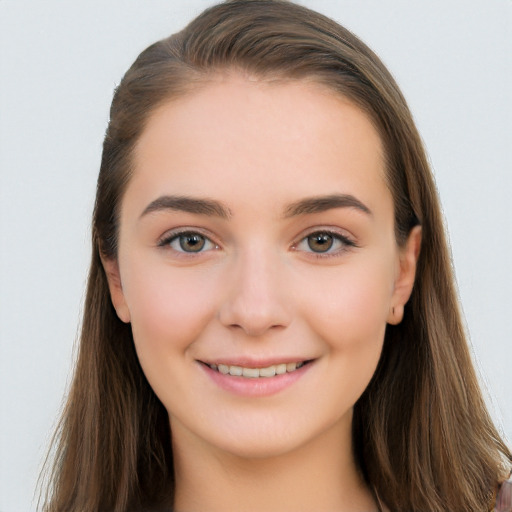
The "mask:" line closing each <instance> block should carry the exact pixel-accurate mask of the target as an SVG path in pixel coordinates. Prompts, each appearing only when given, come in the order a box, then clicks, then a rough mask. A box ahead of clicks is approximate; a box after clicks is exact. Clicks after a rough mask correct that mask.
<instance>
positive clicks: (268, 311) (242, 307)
mask: <svg viewBox="0 0 512 512" xmlns="http://www.w3.org/2000/svg"><path fill="white" fill-rule="evenodd" d="M229 272H230V276H229V278H228V282H229V286H228V293H227V294H226V296H225V297H224V299H223V301H222V304H221V306H220V310H219V319H220V322H221V323H222V324H223V325H225V326H226V327H229V328H230V329H240V330H241V331H243V332H244V333H245V334H247V335H248V336H253V337H256V336H262V335H263V334H265V333H267V331H269V330H271V329H277V328H283V327H286V326H287V325H289V323H290V320H291V313H290V301H289V300H287V298H286V289H287V287H286V286H285V279H284V276H283V268H282V264H281V263H280V261H279V257H278V255H276V254H273V251H263V250H252V251H247V252H245V253H244V254H240V255H239V256H238V257H237V258H236V261H235V262H234V265H233V267H232V268H230V270H229Z"/></svg>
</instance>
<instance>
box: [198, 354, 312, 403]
mask: <svg viewBox="0 0 512 512" xmlns="http://www.w3.org/2000/svg"><path fill="white" fill-rule="evenodd" d="M315 361H316V359H299V358H287V359H276V358H273V359H266V360H257V361H256V360H254V359H247V358H245V359H242V358H240V359H234V358H231V359H229V360H227V359H217V360H213V361H212V360H210V361H201V360H197V362H198V363H200V364H199V366H200V368H202V369H203V371H204V372H205V374H206V376H207V377H209V378H210V379H211V380H212V381H213V382H214V383H215V384H216V385H217V386H218V387H220V388H221V389H223V390H225V391H228V392H229V393H232V394H235V395H239V396H244V397H255V398H256V397H266V396H271V395H277V394H279V393H281V392H284V390H285V389H287V388H290V387H292V386H293V385H294V383H296V382H298V381H299V380H302V379H303V378H304V376H305V375H306V374H309V373H310V371H309V370H310V369H311V368H312V367H313V366H315V365H314V364H313V363H314V362H315Z"/></svg>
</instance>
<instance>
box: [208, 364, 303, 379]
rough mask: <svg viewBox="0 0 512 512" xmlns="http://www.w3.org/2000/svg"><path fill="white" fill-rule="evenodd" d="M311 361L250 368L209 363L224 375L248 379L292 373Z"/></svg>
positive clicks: (213, 368)
mask: <svg viewBox="0 0 512 512" xmlns="http://www.w3.org/2000/svg"><path fill="white" fill-rule="evenodd" d="M308 362H309V361H300V362H292V363H281V364H275V365H271V366H267V367H266V368H248V367H244V366H236V365H227V364H220V363H219V364H208V365H207V366H209V367H210V368H211V369H212V370H214V371H216V372H219V373H222V375H232V376H233V377H245V378H247V379H259V378H262V377H263V378H269V377H275V376H276V375H284V374H285V373H292V372H294V371H295V370H298V369H299V368H302V367H303V366H304V365H305V364H307V363H308Z"/></svg>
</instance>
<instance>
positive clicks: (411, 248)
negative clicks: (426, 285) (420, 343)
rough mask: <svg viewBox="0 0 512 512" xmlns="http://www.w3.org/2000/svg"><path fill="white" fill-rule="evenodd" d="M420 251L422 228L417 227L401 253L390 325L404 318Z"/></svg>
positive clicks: (390, 311)
mask: <svg viewBox="0 0 512 512" xmlns="http://www.w3.org/2000/svg"><path fill="white" fill-rule="evenodd" d="M420 249H421V226H415V227H414V228H413V229H412V230H411V232H410V233H409V236H408V238H407V242H406V244H405V247H404V248H403V249H401V251H400V264H399V266H400V268H399V271H398V275H397V278H396V280H395V286H394V290H393V297H392V301H391V307H390V309H389V314H388V319H387V322H388V324H391V325H397V324H399V323H400V322H401V321H402V319H403V317H404V307H405V304H406V303H407V301H408V300H409V297H410V296H411V293H412V289H413V286H414V280H415V277H416V267H417V264H418V258H419V255H420Z"/></svg>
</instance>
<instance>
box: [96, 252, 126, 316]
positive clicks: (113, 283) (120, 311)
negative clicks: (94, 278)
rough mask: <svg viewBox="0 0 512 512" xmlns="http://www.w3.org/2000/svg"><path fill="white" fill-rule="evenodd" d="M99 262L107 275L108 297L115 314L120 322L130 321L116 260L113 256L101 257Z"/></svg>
mask: <svg viewBox="0 0 512 512" xmlns="http://www.w3.org/2000/svg"><path fill="white" fill-rule="evenodd" d="M101 262H102V264H103V268H104V270H105V274H106V276H107V281H108V288H109V290H110V298H111V300H112V304H113V306H114V309H115V310H116V313H117V316H118V317H119V319H120V320H121V321H122V322H124V323H130V321H131V318H130V310H129V309H128V305H127V304H126V300H125V297H124V292H123V286H122V284H121V275H120V273H119V264H118V261H117V260H116V259H115V258H109V259H106V258H103V257H102V258H101Z"/></svg>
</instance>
